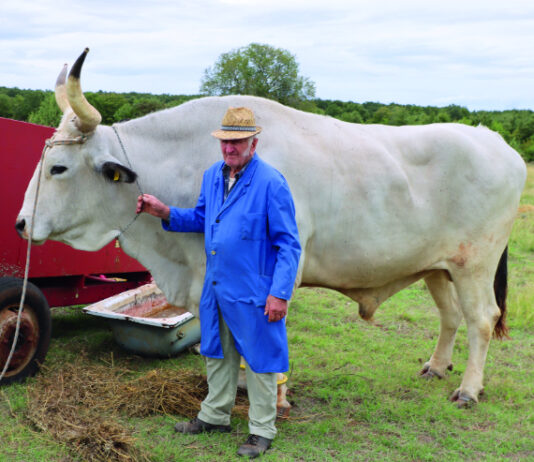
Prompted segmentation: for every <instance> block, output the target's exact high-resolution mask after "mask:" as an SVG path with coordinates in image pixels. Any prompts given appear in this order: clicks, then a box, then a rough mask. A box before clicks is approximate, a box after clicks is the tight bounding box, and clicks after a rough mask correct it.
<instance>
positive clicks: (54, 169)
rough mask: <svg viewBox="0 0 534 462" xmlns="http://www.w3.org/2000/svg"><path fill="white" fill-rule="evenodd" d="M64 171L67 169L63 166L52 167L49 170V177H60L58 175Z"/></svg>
mask: <svg viewBox="0 0 534 462" xmlns="http://www.w3.org/2000/svg"><path fill="white" fill-rule="evenodd" d="M65 170H67V167H65V166H64V165H54V166H53V167H52V168H51V169H50V175H60V174H61V173H63V172H64V171H65Z"/></svg>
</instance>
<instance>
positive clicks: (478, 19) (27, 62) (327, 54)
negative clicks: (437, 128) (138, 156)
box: [0, 0, 534, 109]
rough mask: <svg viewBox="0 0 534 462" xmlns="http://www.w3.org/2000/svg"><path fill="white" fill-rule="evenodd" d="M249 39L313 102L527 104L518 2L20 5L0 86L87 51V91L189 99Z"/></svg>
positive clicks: (526, 49)
mask: <svg viewBox="0 0 534 462" xmlns="http://www.w3.org/2000/svg"><path fill="white" fill-rule="evenodd" d="M251 42H260V43H268V44H270V45H273V46H277V47H281V48H284V49H287V50H289V51H290V52H291V53H293V54H294V55H296V57H297V60H298V62H299V63H300V67H301V72H302V74H303V75H305V76H307V77H309V78H310V79H311V80H312V81H314V82H315V83H316V87H317V96H318V97H321V98H331V99H341V100H354V101H381V102H399V103H411V104H422V105H438V104H451V103H455V104H461V105H467V106H468V107H470V108H471V109H477V108H487V109H491V108H494V109H504V108H512V107H522V108H525V107H528V108H534V92H533V91H532V88H531V87H532V83H533V82H534V65H533V64H532V63H533V59H532V58H533V51H532V43H534V2H531V1H526V0H510V1H508V2H506V4H503V3H501V2H495V1H479V0H474V1H469V2H466V1H459V0H451V1H448V2H447V3H445V2H428V1H420V0H410V1H393V0H376V1H373V2H371V1H363V0H359V1H358V0H356V1H354V0H350V1H348V0H347V1H342V0H330V1H329V2H324V0H306V1H304V0H271V1H270V2H265V1H256V0H198V1H193V0H185V1H175V0H152V1H131V0H130V1H125V0H119V1H114V2H109V1H108V0H106V1H104V0H94V1H92V2H86V1H81V0H69V1H67V0H59V1H58V0H54V1H51V0H41V1H33V0H17V2H16V3H10V4H9V5H6V6H3V11H2V16H1V17H0V85H3V86H18V87H20V88H52V86H53V84H54V82H55V78H56V75H57V73H58V72H59V71H60V69H61V67H62V65H63V63H64V62H66V61H68V62H70V63H72V62H73V61H74V60H75V59H76V57H77V56H78V55H79V53H80V52H81V51H82V50H83V49H84V48H85V47H86V46H89V47H90V48H91V53H90V55H89V57H88V59H87V62H86V65H85V69H84V75H83V76H82V84H83V86H84V88H85V89H86V90H93V91H94V90H100V89H101V90H105V91H139V92H154V93H186V94H192V93H196V92H197V91H198V88H199V84H200V79H201V77H202V72H203V70H204V69H205V68H207V67H208V66H211V65H212V64H213V63H214V62H215V60H216V59H217V58H218V56H219V55H220V54H221V53H223V52H226V51H229V50H231V49H233V48H237V47H240V46H245V45H247V44H249V43H251Z"/></svg>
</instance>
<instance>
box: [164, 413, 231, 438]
mask: <svg viewBox="0 0 534 462" xmlns="http://www.w3.org/2000/svg"><path fill="white" fill-rule="evenodd" d="M230 430H231V427H230V425H213V424H210V423H208V422H204V421H203V420H200V419H199V418H198V417H195V418H194V419H192V420H190V421H189V422H178V423H177V424H176V425H175V426H174V431H175V432H179V433H192V434H197V433H211V432H220V433H228V432H229V431H230Z"/></svg>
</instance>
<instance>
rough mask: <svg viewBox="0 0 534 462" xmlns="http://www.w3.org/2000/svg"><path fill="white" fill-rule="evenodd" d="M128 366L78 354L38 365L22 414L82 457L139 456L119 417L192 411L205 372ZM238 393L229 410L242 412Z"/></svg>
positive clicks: (144, 457) (127, 458)
mask: <svg viewBox="0 0 534 462" xmlns="http://www.w3.org/2000/svg"><path fill="white" fill-rule="evenodd" d="M133 374H134V373H133V372H132V371H129V370H127V369H123V368H117V367H111V366H108V365H102V364H96V365H95V364H91V363H89V362H88V361H87V359H85V360H84V359H83V358H82V359H79V360H77V361H76V363H74V364H64V365H61V366H60V367H59V366H58V367H56V368H54V369H50V368H47V367H44V368H43V370H42V372H41V374H39V375H38V376H37V378H36V380H35V382H34V383H33V384H32V385H31V386H30V387H29V389H28V407H27V411H26V417H27V418H28V419H29V420H30V421H31V423H32V424H33V425H34V426H35V427H36V428H38V429H39V430H41V431H44V432H46V433H49V434H50V435H51V436H52V437H53V438H54V439H56V440H57V441H59V442H62V443H64V444H66V446H67V447H69V448H70V449H72V450H74V451H76V453H77V454H78V455H80V456H81V457H82V458H83V460H87V461H102V460H106V461H121V462H122V461H145V460H149V457H148V456H147V454H145V453H143V452H142V451H140V450H139V449H137V448H136V447H135V444H134V443H135V437H134V436H133V434H132V430H131V429H128V428H126V427H125V426H123V425H122V424H121V423H120V418H121V417H144V416H149V415H154V414H172V415H176V414H178V415H182V416H186V417H193V416H195V415H196V414H197V413H198V410H199V409H200V403H201V401H202V400H203V399H204V397H205V396H206V394H207V389H208V387H207V383H206V378H205V377H204V376H203V375H201V374H198V373H195V372H192V371H191V370H179V371H171V370H160V369H157V370H152V371H150V372H148V373H146V374H145V375H142V376H134V375H133ZM247 412H248V401H247V399H246V397H245V396H243V394H242V393H239V394H238V397H237V401H236V407H235V409H234V414H238V415H242V416H244V415H246V414H247Z"/></svg>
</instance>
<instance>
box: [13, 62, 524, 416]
mask: <svg viewBox="0 0 534 462" xmlns="http://www.w3.org/2000/svg"><path fill="white" fill-rule="evenodd" d="M82 56H83V57H85V56H84V55H82ZM81 58H82V57H80V59H81ZM82 62H83V59H82ZM80 71H81V64H79V63H78V62H77V63H76V64H75V65H74V66H73V69H72V70H71V73H70V75H69V79H68V81H67V82H66V83H65V82H62V81H61V79H60V81H59V83H58V86H57V87H56V96H57V98H58V101H61V104H60V106H61V107H62V108H63V111H64V117H63V119H62V121H61V123H60V126H59V127H58V129H57V132H56V134H55V137H56V138H58V139H59V138H61V139H72V138H75V137H78V136H80V135H85V136H87V140H86V141H85V142H84V143H82V144H73V145H55V146H53V147H52V148H50V149H49V150H48V151H47V153H46V155H45V158H44V159H43V162H44V165H43V177H42V179H41V187H40V192H39V198H38V205H37V212H38V213H37V215H36V218H35V223H34V230H33V240H35V241H36V242H44V241H45V240H47V239H54V240H58V241H61V242H65V243H67V244H68V245H71V246H73V247H75V248H79V249H84V250H97V249H99V248H101V247H102V246H104V245H105V244H107V243H108V242H110V241H111V240H112V239H114V238H118V239H119V241H120V244H121V246H122V248H123V249H124V251H125V252H127V253H128V254H129V255H131V256H133V257H135V258H137V259H138V260H139V261H140V262H141V263H142V264H143V265H144V266H145V267H146V268H147V269H149V270H150V272H151V273H152V275H153V277H154V279H155V281H156V283H157V285H158V286H159V287H160V288H161V289H162V291H163V292H164V294H165V295H166V297H167V299H168V300H169V302H170V303H172V304H174V305H178V306H184V307H186V308H187V309H188V310H189V311H191V312H193V313H198V303H199V300H200V294H201V289H202V282H203V276H204V267H205V254H204V247H203V236H202V235H199V234H188V233H166V232H164V231H163V230H162V229H161V224H160V222H159V220H157V219H155V218H154V217H151V216H149V215H146V214H142V215H140V216H139V217H138V219H137V220H136V221H135V222H133V223H132V219H133V217H134V216H135V203H136V198H137V195H138V194H139V189H138V187H137V184H136V183H135V181H134V180H135V178H136V177H137V182H138V184H139V187H140V188H141V189H142V191H143V192H145V193H149V194H153V195H155V196H157V197H159V198H160V199H161V200H163V201H164V202H166V203H168V204H173V205H176V206H179V207H193V206H194V205H195V202H196V199H197V197H198V194H199V191H200V185H201V181H202V174H203V172H204V170H206V169H207V168H208V167H209V166H211V165H212V164H213V163H214V162H216V161H217V160H219V158H220V154H219V148H218V143H217V140H215V139H213V138H212V137H211V136H210V135H209V134H210V133H211V131H213V130H214V129H215V128H217V127H218V126H219V123H220V120H221V118H222V116H223V114H224V113H225V111H226V110H227V109H228V107H229V106H234V107H237V106H246V107H249V108H250V109H252V110H253V111H254V113H255V114H256V115H257V123H258V125H260V126H262V127H263V132H262V134H261V136H260V141H259V143H258V154H259V155H260V157H262V158H263V159H264V160H266V161H267V162H269V163H270V164H271V165H273V166H274V167H276V168H277V169H278V170H280V171H281V172H282V173H283V175H284V176H285V177H286V179H287V181H288V183H289V185H290V188H291V191H292V193H293V197H294V201H295V206H296V211H297V222H298V226H299V233H300V238H301V243H302V248H303V252H302V256H301V261H300V264H299V273H298V276H297V283H296V287H298V286H304V285H307V286H320V287H327V288H331V289H335V290H338V291H340V292H342V293H343V294H345V295H347V296H349V297H351V298H352V299H354V300H355V301H357V302H358V303H359V311H360V314H361V315H362V316H363V317H364V318H366V319H370V318H372V316H373V313H374V312H375V310H376V309H377V308H378V306H379V305H380V304H381V303H382V302H384V301H385V300H386V299H387V298H389V297H390V296H392V295H393V294H395V293H396V292H398V291H399V290H401V289H403V288H404V287H406V286H408V285H410V284H412V283H414V282H416V281H418V280H420V279H424V281H425V283H426V285H427V287H428V289H429V291H430V293H431V295H432V297H433V299H434V301H435V303H436V305H437V307H438V310H439V314H440V321H441V327H440V334H439V338H438V342H437V345H436V347H435V350H434V353H433V354H432V355H431V357H430V359H429V361H428V362H427V363H426V364H425V365H424V367H423V371H422V374H423V375H424V376H425V377H433V376H438V377H442V376H444V375H445V373H446V371H447V369H448V368H450V366H451V357H452V351H453V346H454V340H455V335H456V331H457V329H458V326H459V324H460V322H461V321H462V319H465V321H466V324H467V331H468V343H469V358H468V362H467V367H466V370H465V374H464V376H463V379H462V382H461V384H460V385H459V387H458V388H457V390H456V391H455V392H454V393H453V395H452V399H453V400H454V401H456V402H457V403H458V405H459V406H464V405H466V404H467V403H470V402H476V401H477V399H478V395H479V393H480V392H481V391H482V388H483V369H484V364H485V360H486V354H487V351H488V346H489V342H490V338H491V334H492V332H494V329H495V327H496V326H497V330H496V332H497V334H500V335H503V334H505V332H506V326H505V324H504V314H505V308H506V306H505V303H504V297H503V296H502V294H503V293H504V294H505V287H506V277H505V275H506V258H504V256H505V249H506V247H507V243H508V238H509V235H510V231H511V227H512V224H513V221H514V219H515V217H516V213H517V209H518V204H519V197H520V194H521V191H522V189H523V187H524V183H525V180H526V168H525V164H524V162H523V160H522V159H521V157H520V156H519V154H517V152H516V151H515V150H513V149H512V148H511V147H510V146H508V145H507V144H506V143H505V141H504V140H503V139H502V138H501V137H500V136H499V135H498V134H496V133H494V132H492V131H490V130H488V129H487V128H484V127H469V126H465V125H461V124H432V125H427V126H406V127H389V126H383V125H359V124H350V123H345V122H342V121H339V120H336V119H333V118H329V117H325V116H320V115H316V114H310V113H305V112H301V111H298V110H296V109H292V108H289V107H285V106H282V105H280V104H278V103H276V102H273V101H270V100H266V99H262V98H258V97H251V96H228V97H209V98H201V99H197V100H193V101H189V102H187V103H184V104H182V105H180V106H177V107H175V108H172V109H167V110H164V111H160V112H157V113H153V114H150V115H147V116H145V117H142V118H139V119H135V120H132V121H128V122H123V123H119V124H116V125H115V127H114V128H115V130H116V132H115V130H114V129H112V128H111V127H107V126H102V125H100V124H99V118H98V116H97V115H95V112H94V108H92V107H91V108H88V107H87V105H88V104H89V103H87V101H86V100H85V98H83V94H82V93H81V88H80V86H79V74H80ZM69 84H70V85H71V88H70V91H68V92H66V96H65V92H64V87H65V85H66V86H67V87H68V86H69ZM119 138H120V141H119ZM121 143H122V146H121ZM123 148H124V150H123ZM125 154H126V155H125ZM54 166H61V167H66V168H65V170H63V171H61V173H59V174H53V172H58V171H60V170H61V169H59V170H58V169H55V170H53V167H54ZM110 169H112V170H114V171H116V172H119V179H118V180H117V181H113V179H115V178H116V175H115V174H113V175H111V178H110V173H109V170H110ZM37 172H38V170H36V173H35V174H34V177H33V178H32V180H31V182H30V184H29V186H28V189H27V192H26V196H25V199H24V203H23V206H22V209H21V211H20V215H19V217H18V222H17V227H18V229H19V230H20V232H21V234H22V235H24V236H26V237H28V225H29V222H30V220H31V214H32V208H33V199H34V196H35V189H36V184H37V178H36V177H37V175H38V173H37ZM106 172H107V173H106ZM131 223H132V224H131ZM130 224H131V225H130ZM501 257H502V258H501ZM494 286H495V287H494ZM496 291H497V292H498V293H499V294H501V295H499V296H498V297H497V299H498V300H499V305H498V304H497V299H496Z"/></svg>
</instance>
